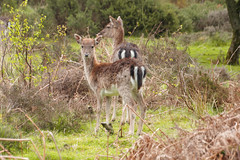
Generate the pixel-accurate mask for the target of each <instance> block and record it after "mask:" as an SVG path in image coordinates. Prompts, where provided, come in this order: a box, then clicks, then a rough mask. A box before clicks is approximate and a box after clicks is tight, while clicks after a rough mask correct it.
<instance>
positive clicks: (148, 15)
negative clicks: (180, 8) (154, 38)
mask: <svg viewBox="0 0 240 160" xmlns="http://www.w3.org/2000/svg"><path fill="white" fill-rule="evenodd" d="M100 12H101V14H102V15H103V16H102V17H106V18H105V21H107V22H108V21H109V20H108V16H109V15H111V16H113V17H115V18H117V17H118V16H121V18H122V19H123V23H124V28H125V32H126V33H128V32H131V31H133V30H134V28H135V27H136V26H137V30H138V32H143V33H145V34H148V33H150V32H151V30H152V28H153V27H154V26H155V25H156V26H158V25H159V24H160V23H161V29H164V31H169V32H173V31H175V30H176V29H177V28H178V27H179V21H178V19H177V16H176V7H175V6H174V5H172V4H166V3H164V4H161V3H160V2H158V1H155V0H147V1H143V0H138V1H137V2H135V1H128V0H124V1H122V0H118V1H103V4H102V5H101V9H100ZM107 22H106V23H107ZM106 23H105V24H106Z"/></svg>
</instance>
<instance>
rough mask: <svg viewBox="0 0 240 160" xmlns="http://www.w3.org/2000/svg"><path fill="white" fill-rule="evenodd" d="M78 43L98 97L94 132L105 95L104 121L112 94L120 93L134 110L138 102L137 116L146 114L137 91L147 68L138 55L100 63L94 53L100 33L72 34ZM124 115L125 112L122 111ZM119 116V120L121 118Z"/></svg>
mask: <svg viewBox="0 0 240 160" xmlns="http://www.w3.org/2000/svg"><path fill="white" fill-rule="evenodd" d="M74 37H75V39H76V40H77V42H78V43H79V44H80V46H81V58H82V61H83V65H84V72H85V76H86V79H87V81H88V84H89V86H90V88H91V89H92V91H93V92H94V94H95V96H96V98H97V122H96V128H95V133H97V131H98V130H99V125H100V113H101V108H102V100H103V98H104V97H106V124H107V125H108V124H109V110H110V102H111V97H112V96H118V95H120V96H121V97H122V101H123V105H124V106H125V105H128V106H129V107H131V108H132V109H133V110H135V111H136V109H137V104H139V106H140V113H141V114H140V116H141V118H142V119H144V118H145V112H146V106H145V103H144V100H143V97H142V94H141V92H140V89H141V87H142V85H143V83H144V81H145V77H146V68H145V67H144V65H142V63H141V62H140V61H138V60H137V59H129V58H128V59H127V58H125V59H121V60H119V61H116V62H113V63H99V62H98V61H97V59H96V56H95V46H96V45H97V44H98V43H99V41H100V38H101V37H97V38H95V39H91V38H82V37H81V36H79V35H77V34H75V35H74ZM123 115H124V114H123ZM123 119H124V116H122V119H121V123H122V122H123V121H124V120H123ZM134 123H135V114H134V113H133V112H131V113H130V127H129V132H128V134H129V135H132V134H134ZM142 127H143V121H142V120H140V121H139V126H138V131H137V134H138V135H139V134H140V133H141V131H142Z"/></svg>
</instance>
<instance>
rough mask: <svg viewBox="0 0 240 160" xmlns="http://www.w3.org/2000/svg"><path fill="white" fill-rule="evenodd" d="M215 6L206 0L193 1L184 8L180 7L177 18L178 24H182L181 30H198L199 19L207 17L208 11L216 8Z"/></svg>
mask: <svg viewBox="0 0 240 160" xmlns="http://www.w3.org/2000/svg"><path fill="white" fill-rule="evenodd" d="M216 8H217V4H216V3H214V2H209V1H206V2H205V3H202V4H198V3H193V4H191V5H189V6H188V7H186V8H182V9H180V10H179V19H180V24H182V25H183V31H199V30H200V29H199V28H198V26H199V25H200V22H199V21H200V20H201V19H203V18H204V17H207V15H208V13H209V12H210V11H212V10H216ZM191 26H192V28H191ZM191 29H192V30H191Z"/></svg>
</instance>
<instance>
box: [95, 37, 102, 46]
mask: <svg viewBox="0 0 240 160" xmlns="http://www.w3.org/2000/svg"><path fill="white" fill-rule="evenodd" d="M101 39H102V36H97V37H96V38H95V45H98V44H99V43H100V41H101Z"/></svg>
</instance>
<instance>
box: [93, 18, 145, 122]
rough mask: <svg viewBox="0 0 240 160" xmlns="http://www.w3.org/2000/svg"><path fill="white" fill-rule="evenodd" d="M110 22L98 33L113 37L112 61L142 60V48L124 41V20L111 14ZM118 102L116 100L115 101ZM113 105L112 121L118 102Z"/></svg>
mask: <svg viewBox="0 0 240 160" xmlns="http://www.w3.org/2000/svg"><path fill="white" fill-rule="evenodd" d="M109 20H110V22H109V23H108V24H107V25H106V26H105V28H104V29H103V30H102V31H100V32H99V33H98V34H97V35H98V36H103V37H106V38H112V39H113V47H114V48H113V55H112V57H111V60H112V62H115V61H117V60H119V59H123V58H137V59H138V60H140V61H142V56H141V53H140V50H139V48H138V46H137V45H136V44H133V43H128V42H125V41H124V28H123V20H122V19H121V17H120V16H119V17H118V18H117V19H115V18H113V17H112V16H109ZM115 103H116V102H115ZM115 103H114V105H113V115H112V121H114V120H115V117H116V104H115ZM127 122H129V114H128V109H127Z"/></svg>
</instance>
